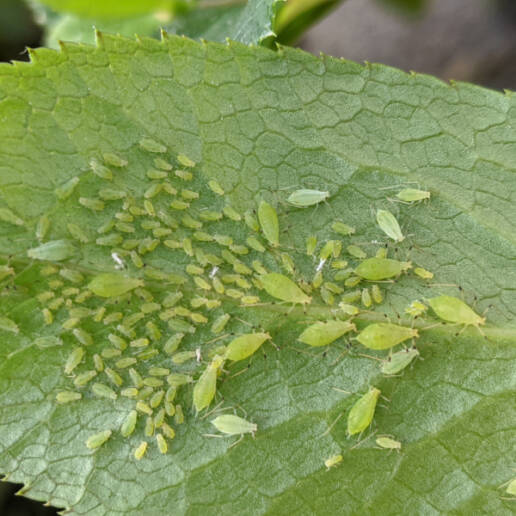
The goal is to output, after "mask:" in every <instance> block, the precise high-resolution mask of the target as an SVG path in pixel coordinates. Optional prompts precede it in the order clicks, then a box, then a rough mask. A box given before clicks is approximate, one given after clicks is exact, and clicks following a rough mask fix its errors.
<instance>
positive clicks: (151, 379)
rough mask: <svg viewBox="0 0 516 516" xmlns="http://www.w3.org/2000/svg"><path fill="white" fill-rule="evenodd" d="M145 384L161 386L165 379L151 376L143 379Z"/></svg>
mask: <svg viewBox="0 0 516 516" xmlns="http://www.w3.org/2000/svg"><path fill="white" fill-rule="evenodd" d="M143 385H146V386H147V387H161V386H162V385H163V380H160V379H159V378H155V377H152V376H149V377H147V378H144V379H143Z"/></svg>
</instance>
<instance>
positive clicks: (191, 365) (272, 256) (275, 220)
mask: <svg viewBox="0 0 516 516" xmlns="http://www.w3.org/2000/svg"><path fill="white" fill-rule="evenodd" d="M140 146H141V149H142V151H143V152H144V153H145V155H146V156H147V158H148V159H149V160H150V166H149V169H148V171H147V173H146V178H147V181H148V184H147V185H146V187H145V190H144V192H143V194H138V195H137V194H135V193H134V192H130V191H128V190H126V189H125V188H123V187H120V186H117V184H118V182H117V181H116V178H117V176H118V175H120V174H124V172H123V170H124V169H125V168H126V167H127V166H128V161H127V160H125V159H123V158H122V157H120V156H118V155H116V154H112V153H107V154H103V155H102V157H96V158H93V159H92V160H91V163H90V165H91V173H92V174H94V175H95V176H96V177H97V179H98V181H97V182H98V184H99V190H98V197H91V193H90V195H89V196H88V197H86V196H82V195H81V186H80V185H81V178H79V177H74V178H72V179H70V180H68V181H67V182H65V183H64V184H63V185H61V186H60V187H59V188H57V189H56V191H55V194H56V198H57V199H58V202H71V201H72V200H73V199H74V198H77V202H78V204H79V206H81V207H82V208H83V209H85V210H88V212H91V213H93V214H96V215H95V220H97V219H98V220H101V224H100V225H98V227H96V228H95V232H96V235H95V234H94V230H93V228H91V227H87V226H84V227H83V226H81V225H80V224H78V223H75V222H70V223H68V224H67V225H66V227H67V231H68V236H67V237H66V238H65V237H64V236H63V235H59V237H56V238H55V239H53V240H52V239H50V240H48V239H47V238H48V235H49V234H52V220H49V218H48V217H47V216H43V217H41V218H40V219H39V220H38V222H37V225H36V228H35V233H36V238H37V240H38V244H37V245H35V246H34V247H33V248H32V249H30V250H29V251H28V253H27V254H28V257H29V258H31V259H33V260H35V261H37V262H38V263H40V264H41V266H40V267H41V275H42V276H43V277H44V280H45V287H44V289H43V290H42V291H41V292H40V293H39V295H38V296H37V298H38V301H39V302H40V304H41V316H42V320H43V323H44V324H45V325H47V326H49V327H51V329H52V330H54V331H55V329H57V328H60V330H59V332H60V336H59V337H57V336H47V337H39V338H38V339H36V341H35V343H36V345H39V346H41V347H48V346H54V345H62V344H63V343H64V344H65V345H66V346H67V348H68V349H69V351H68V352H67V354H66V358H65V362H64V366H63V369H64V373H65V375H66V377H67V378H68V382H69V385H68V386H67V387H66V389H62V390H60V391H59V392H57V393H56V402H57V403H59V404H67V403H73V402H79V401H80V400H82V399H84V398H87V397H96V398H102V399H106V400H111V401H115V400H117V399H118V398H119V397H124V398H128V399H130V400H133V402H134V405H133V408H132V409H131V410H130V411H129V412H128V413H127V415H126V416H125V418H124V420H123V423H122V424H121V426H120V428H109V429H104V430H102V431H100V432H97V433H95V434H92V435H91V436H90V437H89V438H88V439H87V441H86V446H87V447H88V448H90V449H96V448H98V447H100V446H101V445H103V444H104V443H105V442H106V441H108V440H109V439H110V438H113V437H114V436H115V435H116V434H117V433H119V434H120V435H121V436H122V437H124V438H132V436H133V434H136V433H137V434H138V435H140V437H139V438H138V439H137V441H135V447H134V452H133V453H134V457H135V458H136V459H137V460H139V459H141V458H143V457H144V455H145V454H146V452H147V450H148V445H149V443H150V442H151V441H154V442H155V444H156V448H157V450H158V451H159V453H163V454H164V453H167V452H168V450H169V446H170V441H171V440H172V439H174V437H175V435H176V430H177V427H178V426H179V425H181V424H182V423H183V422H184V411H183V405H182V404H181V403H178V400H179V399H182V400H185V399H191V401H187V402H186V403H188V405H189V404H190V403H191V404H192V405H193V408H194V409H195V412H196V413H199V412H201V411H204V410H208V409H209V407H210V406H211V404H212V403H213V401H214V399H215V397H216V394H217V382H218V379H219V377H220V376H221V375H222V374H224V372H225V369H224V367H225V365H226V364H228V365H229V366H230V364H232V363H234V362H237V361H241V360H246V359H248V358H250V357H252V356H253V355H254V354H255V353H256V352H257V351H258V350H259V349H260V348H261V347H262V346H264V345H266V343H267V342H269V341H272V336H271V335H270V334H269V333H268V332H267V331H266V330H265V329H262V328H255V327H252V325H250V324H247V326H246V327H247V330H246V331H242V324H240V323H239V322H238V320H237V316H236V315H235V314H236V313H238V314H241V313H242V310H245V309H250V308H253V307H254V308H255V309H256V308H257V307H260V306H262V305H266V306H267V305H270V304H271V303H277V304H280V305H281V304H285V305H286V307H285V308H286V311H288V310H290V309H291V307H294V306H295V305H301V306H302V307H303V310H304V311H305V312H306V317H308V318H311V319H312V322H310V323H307V324H306V326H305V327H304V328H303V329H302V330H301V331H300V333H299V335H298V341H299V342H301V343H302V344H305V345H308V346H313V347H321V346H328V345H330V344H332V343H333V342H335V341H337V340H338V339H340V338H342V337H343V336H349V335H355V337H353V338H354V339H355V340H356V341H358V342H359V343H360V344H361V345H363V346H365V347H367V348H369V349H373V350H389V355H388V356H387V357H386V358H385V360H383V361H382V362H381V366H380V371H381V372H382V373H383V374H385V375H395V374H398V373H400V372H401V371H402V370H403V369H404V368H406V367H407V366H408V365H409V364H410V363H411V362H412V361H413V360H414V359H415V358H416V357H417V356H418V355H419V351H418V350H417V349H416V348H415V347H411V348H407V349H401V350H398V351H395V352H393V348H394V347H395V346H398V345H400V344H403V343H406V342H407V341H413V340H414V339H417V338H418V336H419V333H418V331H417V330H416V329H413V328H411V327H407V326H403V325H400V324H393V323H390V322H380V323H372V324H369V325H367V326H365V327H363V328H361V329H360V331H358V330H357V327H356V325H355V323H354V322H353V321H352V319H353V318H354V317H356V316H359V315H360V313H362V312H367V311H370V310H373V309H374V306H375V305H378V304H380V303H382V302H383V298H384V293H383V291H382V287H380V285H379V284H378V283H375V282H392V281H394V280H395V279H397V278H399V277H401V276H402V275H404V274H409V273H410V272H411V271H412V267H413V266H412V263H411V262H405V261H400V260H397V259H393V258H388V257H387V249H386V247H384V246H382V247H380V248H379V249H378V250H377V252H376V255H375V256H368V255H367V253H366V251H365V250H364V249H363V248H362V247H360V246H358V245H356V244H353V243H351V242H349V241H348V240H349V238H350V236H351V235H353V234H354V233H355V228H353V227H352V226H349V225H348V224H346V223H345V222H342V221H336V222H334V224H333V225H332V227H331V229H332V231H333V233H334V234H335V237H334V238H333V239H330V240H327V241H325V242H323V243H321V245H320V246H319V244H318V240H317V237H316V236H315V235H314V236H311V237H309V238H308V240H307V242H306V249H303V250H302V251H299V250H297V249H294V248H292V247H289V246H288V245H285V244H284V243H282V241H281V240H282V239H281V230H280V229H281V228H280V216H279V214H278V210H277V209H276V208H275V207H274V206H273V204H271V203H269V202H267V201H265V200H264V199H260V200H258V201H257V204H256V209H255V210H253V209H250V210H248V211H246V212H245V213H240V212H239V211H238V210H236V209H235V208H234V207H233V206H231V204H230V203H229V202H228V201H227V199H226V195H225V189H224V188H223V186H221V185H220V184H219V183H218V182H217V181H216V180H215V179H209V180H207V181H204V180H201V179H200V178H198V177H197V175H198V174H197V173H196V172H195V163H194V162H193V161H192V160H191V159H190V158H188V157H186V156H184V155H179V156H177V157H176V159H175V160H173V161H170V160H169V159H167V158H166V152H167V149H166V147H165V146H164V145H162V144H161V143H159V142H155V141H154V140H152V139H149V138H144V139H142V140H141V142H140ZM414 192H421V191H414ZM414 192H413V191H410V192H407V191H406V192H405V193H404V194H403V195H402V197H403V199H402V200H403V201H404V202H411V201H410V199H412V200H413V201H414V200H416V201H417V200H422V199H427V198H428V197H429V194H428V196H425V195H423V194H421V193H419V194H417V195H416V194H415V193H414ZM400 194H401V192H400ZM329 197H330V194H329V192H326V191H321V192H320V191H317V190H298V191H296V192H293V193H291V194H290V195H289V196H288V198H287V199H286V201H287V203H288V204H290V205H291V206H293V207H294V208H295V209H305V208H308V207H313V206H316V205H317V204H318V203H320V202H326V200H327V199H328V198H329ZM204 199H205V200H206V202H203V201H204ZM400 199H401V197H400ZM291 209H292V208H291ZM0 218H2V219H3V220H7V221H8V222H10V223H13V224H18V223H19V221H18V219H17V216H16V215H15V214H13V213H10V212H5V213H4V212H1V213H0ZM376 219H377V223H378V226H379V228H380V229H381V230H382V231H383V232H384V233H385V235H386V236H387V237H389V238H390V239H392V240H393V241H395V242H402V241H403V240H404V238H405V236H404V235H403V233H402V230H401V227H400V225H399V223H398V221H397V219H396V217H395V216H394V215H393V214H392V213H391V212H389V211H387V210H378V211H377V213H376ZM21 223H22V224H23V223H24V222H23V221H21ZM228 226H229V227H234V228H235V230H231V231H230V233H231V235H234V234H242V233H243V232H245V236H244V237H243V239H242V240H243V241H242V242H236V241H235V240H234V237H233V236H230V235H228V234H226V233H225V232H224V228H226V231H227V228H228ZM343 239H344V240H343ZM45 240H46V241H45ZM74 241H75V242H76V243H75V242H74ZM86 243H95V244H96V245H97V246H98V247H99V248H100V249H105V255H106V259H107V261H106V263H111V270H109V268H107V269H106V267H105V266H104V267H103V268H104V272H94V271H92V270H86V269H83V268H81V267H78V266H76V265H73V262H74V261H76V258H77V256H78V253H79V248H80V245H79V244H86ZM318 248H319V251H317V249H318ZM164 257H166V262H164V261H163V259H164ZM299 260H305V261H308V262H309V263H310V262H311V263H313V275H312V277H310V278H302V277H301V274H300V272H299V271H300V269H301V267H299V266H298V261H299ZM350 260H351V261H353V262H355V263H356V265H355V266H353V265H350V263H349V262H350ZM5 267H7V268H8V266H4V268H5ZM413 272H414V274H415V276H416V277H418V278H421V279H424V280H429V279H431V278H432V276H433V275H432V273H431V272H429V271H426V270H425V269H422V268H420V267H417V268H415V269H413ZM0 273H1V269H0ZM8 274H10V273H6V274H5V275H4V276H7V275H8ZM360 284H362V285H363V286H362V288H357V287H358V286H359V285H360ZM428 304H429V305H430V307H431V308H432V309H433V311H434V312H435V314H436V315H437V316H438V317H439V318H441V319H442V320H445V321H448V322H452V323H456V324H463V325H473V326H476V327H478V326H479V325H482V324H484V322H485V320H484V319H483V318H482V317H480V316H478V315H477V314H476V313H475V312H474V311H473V310H472V309H471V308H470V307H469V306H467V305H466V304H465V303H463V302H462V301H460V300H459V299H457V298H452V297H449V296H438V297H433V298H431V299H429V300H428ZM312 306H319V307H320V306H326V307H327V308H328V310H327V313H328V317H327V318H323V319H322V320H321V319H320V318H319V317H314V316H311V307H312ZM231 307H234V310H233V309H232V308H231ZM427 309H428V306H427V305H426V304H424V303H422V302H421V301H414V302H412V304H411V305H410V306H409V307H408V308H407V309H406V313H407V314H408V315H409V316H411V317H413V318H415V317H419V316H421V315H422V314H423V313H424V312H425V311H426V310H427ZM318 313H321V310H319V311H318ZM306 317H305V319H306ZM244 322H245V321H244ZM229 328H231V329H232V331H233V330H235V328H239V331H238V332H237V333H236V334H234V335H232V334H230V333H229ZM0 329H3V330H6V331H12V332H17V331H18V327H17V325H16V323H15V322H14V321H11V320H10V319H9V318H7V317H0ZM99 335H102V337H99ZM99 339H100V341H99ZM72 384H73V385H72ZM181 390H183V391H185V392H183V393H181ZM188 396H191V398H188ZM379 396H380V391H379V390H378V389H377V388H374V387H372V388H370V389H369V391H368V392H367V393H365V394H363V395H362V397H360V399H359V400H358V401H357V402H356V403H355V404H354V405H353V407H352V408H351V410H350V412H349V414H348V424H347V431H348V434H349V435H355V434H358V433H361V432H363V431H364V430H365V429H367V428H368V427H369V425H370V424H371V422H372V420H373V417H374V412H375V408H376V404H377V401H378V398H379ZM188 412H189V411H188ZM212 424H213V426H214V427H215V428H216V429H217V430H219V431H220V432H222V433H223V434H226V435H244V434H246V433H251V434H253V435H254V433H255V432H256V431H257V426H256V424H254V423H252V422H249V421H246V420H245V419H242V418H239V417H238V416H230V415H220V416H218V417H216V418H214V419H213V420H212ZM142 434H143V437H144V439H143V440H142V439H141V435H142ZM386 439H388V438H384V439H383V440H380V442H378V441H377V444H378V445H379V446H380V447H383V448H390V449H394V448H396V449H398V448H399V447H397V445H395V444H394V443H396V442H397V441H394V440H392V439H391V440H390V441H389V440H386ZM391 441H392V442H391ZM400 446H401V445H400ZM341 459H342V457H341V456H340V455H336V456H334V457H331V458H329V459H327V461H326V466H327V467H328V468H330V467H332V466H334V465H336V464H338V463H339V462H340V460H341Z"/></svg>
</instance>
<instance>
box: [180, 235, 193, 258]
mask: <svg viewBox="0 0 516 516" xmlns="http://www.w3.org/2000/svg"><path fill="white" fill-rule="evenodd" d="M182 246H183V251H184V252H185V253H186V254H187V255H188V256H193V255H194V251H193V246H192V241H191V240H190V239H189V238H183V242H182Z"/></svg>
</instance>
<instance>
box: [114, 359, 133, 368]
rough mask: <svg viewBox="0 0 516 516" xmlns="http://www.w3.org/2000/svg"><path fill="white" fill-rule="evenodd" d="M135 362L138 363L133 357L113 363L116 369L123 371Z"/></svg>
mask: <svg viewBox="0 0 516 516" xmlns="http://www.w3.org/2000/svg"><path fill="white" fill-rule="evenodd" d="M136 362H138V360H136V358H134V357H125V358H121V359H120V360H118V361H117V362H115V367H116V368H118V369H125V368H126V367H131V366H132V365H134V364H136Z"/></svg>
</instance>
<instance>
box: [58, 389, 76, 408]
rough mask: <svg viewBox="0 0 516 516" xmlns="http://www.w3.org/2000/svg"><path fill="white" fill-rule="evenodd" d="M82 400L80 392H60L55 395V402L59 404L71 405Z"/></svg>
mask: <svg viewBox="0 0 516 516" xmlns="http://www.w3.org/2000/svg"><path fill="white" fill-rule="evenodd" d="M81 398H82V394H81V393H80V392H74V391H61V392H58V393H57V394H56V401H57V403H59V404H61V405H62V404H65V403H72V402H74V401H78V400H80V399H81Z"/></svg>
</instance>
